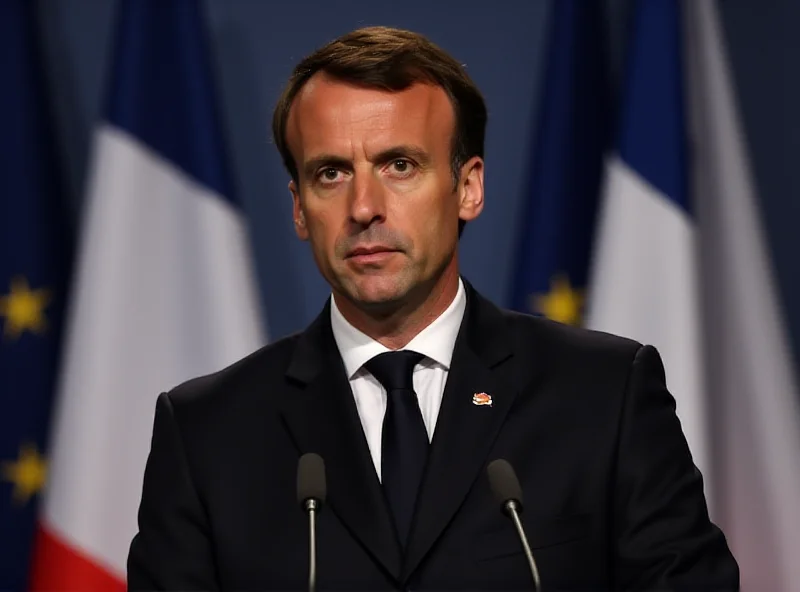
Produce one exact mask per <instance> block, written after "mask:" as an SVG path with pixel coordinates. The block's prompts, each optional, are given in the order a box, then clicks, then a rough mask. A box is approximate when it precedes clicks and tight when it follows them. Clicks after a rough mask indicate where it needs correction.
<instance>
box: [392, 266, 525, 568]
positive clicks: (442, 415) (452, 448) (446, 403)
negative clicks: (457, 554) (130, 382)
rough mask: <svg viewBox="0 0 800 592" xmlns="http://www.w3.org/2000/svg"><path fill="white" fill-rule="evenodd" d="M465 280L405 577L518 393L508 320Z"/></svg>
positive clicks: (455, 503)
mask: <svg viewBox="0 0 800 592" xmlns="http://www.w3.org/2000/svg"><path fill="white" fill-rule="evenodd" d="M464 283H465V285H466V286H467V310H466V312H465V317H464V321H463V322H462V326H461V330H460V331H459V336H458V338H457V340H456V346H455V349H454V351H453V359H452V362H451V364H450V372H449V373H448V379H447V385H446V387H445V391H444V396H443V399H442V406H441V409H440V411H439V417H438V419H437V422H436V430H435V432H434V437H433V442H432V446H431V455H430V458H429V460H428V467H427V469H426V473H425V479H424V481H423V485H422V488H421V490H420V497H419V501H418V505H417V509H416V514H415V518H414V526H413V527H412V533H411V539H410V542H409V546H408V551H407V553H406V557H405V561H404V563H403V570H402V575H401V581H406V580H407V579H408V577H409V576H410V575H411V574H412V573H413V572H414V570H415V569H416V568H417V567H418V566H419V564H420V562H421V561H422V559H423V558H424V557H425V555H426V554H427V553H428V552H429V551H430V549H431V547H432V546H433V545H434V543H435V542H436V540H437V539H438V538H439V536H440V535H441V534H442V532H443V531H444V529H445V528H446V527H447V525H448V523H449V522H450V520H451V519H452V518H453V516H454V515H455V513H456V511H457V510H458V508H459V506H460V505H461V503H462V502H463V501H464V498H465V497H466V495H467V493H468V492H469V489H470V487H471V486H472V484H473V483H474V481H475V480H476V479H478V478H480V477H481V475H482V469H483V467H484V466H485V465H486V463H487V462H488V461H490V460H492V459H487V458H486V457H487V455H488V453H489V451H490V449H491V447H492V444H493V443H494V441H495V439H496V437H497V434H498V433H499V431H500V427H501V425H502V424H503V421H504V420H505V418H506V415H507V413H508V410H509V409H510V408H511V405H512V403H513V401H514V398H515V397H516V395H517V389H516V388H515V387H514V386H513V385H512V384H510V383H509V382H508V380H507V375H508V370H509V364H510V362H511V360H512V350H511V346H510V339H509V336H508V334H507V330H506V322H507V321H506V319H505V318H504V317H503V315H502V313H501V312H500V311H499V310H498V309H497V308H496V307H494V305H492V304H491V303H489V302H488V301H486V300H484V299H483V298H482V297H481V296H479V295H478V294H477V292H475V290H474V289H472V287H471V286H469V284H467V283H466V281H465V282H464ZM501 370H502V373H501ZM501 374H502V376H501ZM503 376H506V378H503ZM478 393H486V394H488V395H490V396H491V405H475V404H474V403H473V395H475V394H478Z"/></svg>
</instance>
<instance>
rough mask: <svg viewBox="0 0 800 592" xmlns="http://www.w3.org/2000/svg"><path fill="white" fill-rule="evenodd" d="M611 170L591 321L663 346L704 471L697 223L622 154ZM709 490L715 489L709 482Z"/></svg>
mask: <svg viewBox="0 0 800 592" xmlns="http://www.w3.org/2000/svg"><path fill="white" fill-rule="evenodd" d="M606 175H607V176H606V181H605V187H604V191H603V201H602V202H601V206H600V215H599V217H598V230H597V232H598V235H597V239H596V241H595V245H596V246H595V251H594V253H595V255H594V259H593V261H592V269H591V274H590V276H591V277H590V281H589V287H590V288H589V289H590V292H589V306H588V311H587V326H589V327H591V328H593V329H598V330H601V331H607V332H610V333H616V334H620V335H624V336H626V337H630V338H632V339H635V340H637V341H640V342H642V343H647V344H652V345H654V346H655V347H657V348H658V350H659V353H660V354H661V356H662V358H663V360H664V367H665V370H666V376H667V386H668V387H669V390H670V392H671V393H672V395H673V396H674V397H675V400H676V404H677V414H678V417H679V418H680V420H681V424H682V427H683V431H684V434H685V435H686V439H687V441H688V443H689V448H690V450H691V452H692V456H693V458H694V462H695V464H696V465H697V466H698V467H699V468H700V470H701V471H703V475H704V476H706V470H707V469H709V448H708V442H707V440H706V438H705V432H706V429H705V427H706V426H705V419H704V418H705V410H704V407H703V398H702V388H701V385H702V366H701V364H700V359H701V345H700V334H699V314H700V311H699V296H698V293H697V278H696V273H695V269H696V268H695V265H696V263H695V250H696V246H695V241H696V236H695V232H696V231H695V228H694V224H693V223H692V221H691V219H690V217H689V216H688V215H687V213H686V212H685V211H684V210H682V209H681V208H679V207H678V206H677V205H676V204H675V203H674V202H673V201H672V200H671V199H669V198H667V197H666V196H664V195H663V194H661V193H660V192H659V191H658V189H656V188H655V187H653V186H652V185H650V184H649V183H648V182H647V181H646V180H645V179H643V178H642V177H641V176H640V175H639V174H638V173H637V172H636V171H634V170H633V169H631V168H630V167H629V166H628V165H627V164H626V163H625V162H624V161H622V160H621V159H620V158H619V157H618V156H614V157H611V158H610V159H609V162H608V164H607V167H606ZM705 489H706V495H709V483H708V481H707V480H706V482H705Z"/></svg>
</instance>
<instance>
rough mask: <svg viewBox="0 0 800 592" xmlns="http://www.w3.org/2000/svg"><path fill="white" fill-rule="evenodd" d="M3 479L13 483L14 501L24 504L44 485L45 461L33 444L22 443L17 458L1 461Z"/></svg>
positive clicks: (45, 476)
mask: <svg viewBox="0 0 800 592" xmlns="http://www.w3.org/2000/svg"><path fill="white" fill-rule="evenodd" d="M3 479H4V480H5V481H10V482H11V483H13V484H14V491H13V494H12V495H13V498H14V501H15V502H16V503H18V504H21V505H24V504H25V503H27V502H28V500H29V499H30V498H31V497H33V496H34V495H36V494H37V493H38V492H39V491H40V490H41V489H42V487H43V486H44V483H45V480H46V479H47V463H46V462H45V460H44V457H43V456H42V455H41V454H39V451H38V450H37V449H36V446H35V445H33V444H23V445H22V446H20V448H19V459H17V460H16V461H14V462H4V463H3Z"/></svg>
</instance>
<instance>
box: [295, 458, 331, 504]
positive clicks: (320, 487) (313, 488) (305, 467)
mask: <svg viewBox="0 0 800 592" xmlns="http://www.w3.org/2000/svg"><path fill="white" fill-rule="evenodd" d="M326 493H327V484H326V483H325V462H324V461H323V460H322V457H321V456H320V455H319V454H316V453H314V452H308V453H306V454H304V455H303V456H301V457H300V461H299V462H298V463H297V501H298V502H299V503H300V507H302V508H303V509H305V503H306V502H307V501H308V500H310V499H314V500H317V502H319V503H320V504H322V503H325V494H326Z"/></svg>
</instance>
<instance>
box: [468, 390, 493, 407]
mask: <svg viewBox="0 0 800 592" xmlns="http://www.w3.org/2000/svg"><path fill="white" fill-rule="evenodd" d="M472 404H473V405H488V406H489V407H491V406H492V395H487V394H486V393H475V394H474V395H472Z"/></svg>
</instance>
